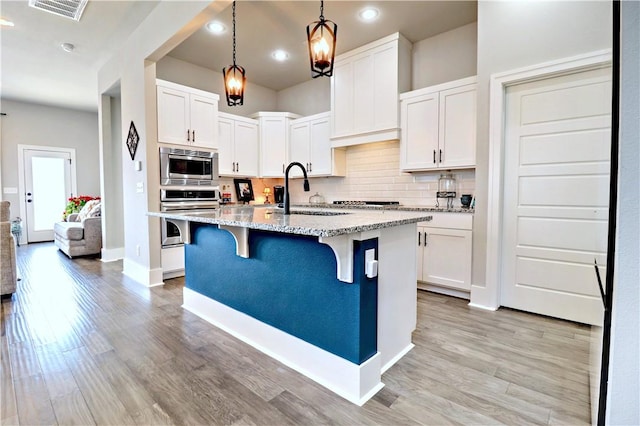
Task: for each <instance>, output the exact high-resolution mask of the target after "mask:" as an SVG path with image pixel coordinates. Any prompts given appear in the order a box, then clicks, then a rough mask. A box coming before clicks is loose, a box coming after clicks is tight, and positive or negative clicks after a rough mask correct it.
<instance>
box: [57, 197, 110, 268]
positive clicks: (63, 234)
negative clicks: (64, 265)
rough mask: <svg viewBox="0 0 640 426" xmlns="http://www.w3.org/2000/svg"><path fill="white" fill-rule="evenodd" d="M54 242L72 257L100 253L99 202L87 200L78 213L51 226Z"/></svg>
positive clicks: (100, 219) (100, 221)
mask: <svg viewBox="0 0 640 426" xmlns="http://www.w3.org/2000/svg"><path fill="white" fill-rule="evenodd" d="M53 234H54V243H55V245H56V247H58V249H60V251H62V252H63V253H64V254H66V255H67V256H69V258H73V257H76V256H87V255H96V254H100V251H101V249H102V218H101V216H100V204H99V201H97V203H92V202H91V201H89V202H87V204H85V206H84V207H83V208H82V210H80V212H79V213H72V214H70V215H69V216H67V218H66V220H64V221H62V222H57V223H56V224H55V225H54V227H53Z"/></svg>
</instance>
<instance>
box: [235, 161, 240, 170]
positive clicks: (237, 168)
mask: <svg viewBox="0 0 640 426" xmlns="http://www.w3.org/2000/svg"><path fill="white" fill-rule="evenodd" d="M239 171H240V163H239V162H238V163H236V172H239Z"/></svg>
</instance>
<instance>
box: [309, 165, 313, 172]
mask: <svg viewBox="0 0 640 426" xmlns="http://www.w3.org/2000/svg"><path fill="white" fill-rule="evenodd" d="M312 171H313V163H309V172H312Z"/></svg>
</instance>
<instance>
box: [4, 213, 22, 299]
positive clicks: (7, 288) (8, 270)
mask: <svg viewBox="0 0 640 426" xmlns="http://www.w3.org/2000/svg"><path fill="white" fill-rule="evenodd" d="M10 207H11V204H10V203H9V202H8V201H0V296H2V297H11V295H12V294H13V293H15V292H16V284H17V282H18V268H17V265H16V241H15V239H14V237H13V234H12V233H11V221H10V219H9V216H10Z"/></svg>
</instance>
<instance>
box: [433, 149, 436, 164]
mask: <svg viewBox="0 0 640 426" xmlns="http://www.w3.org/2000/svg"><path fill="white" fill-rule="evenodd" d="M433 164H436V150H435V149H434V150H433Z"/></svg>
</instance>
